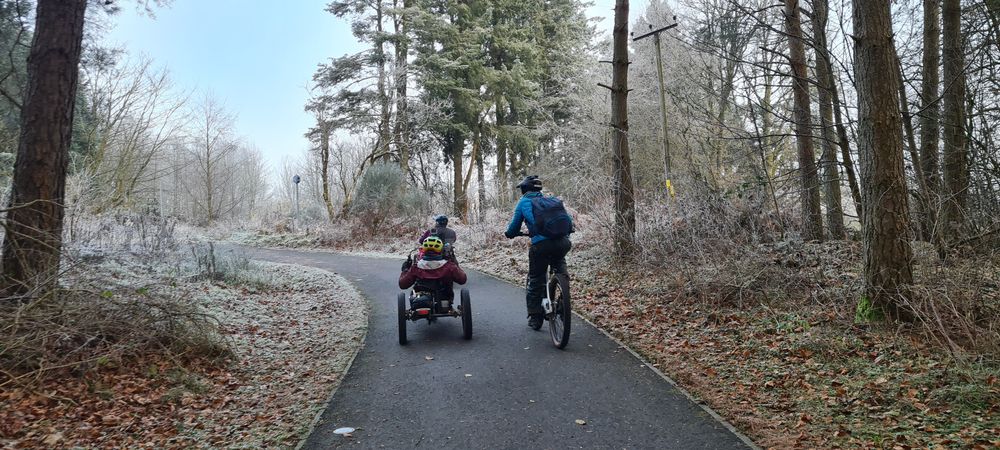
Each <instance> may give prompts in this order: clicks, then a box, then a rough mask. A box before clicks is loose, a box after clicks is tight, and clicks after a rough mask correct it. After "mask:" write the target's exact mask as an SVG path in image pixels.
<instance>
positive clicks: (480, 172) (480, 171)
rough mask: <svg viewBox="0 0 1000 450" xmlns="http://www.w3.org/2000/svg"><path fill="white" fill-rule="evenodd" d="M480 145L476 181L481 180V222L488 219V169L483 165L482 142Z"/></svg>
mask: <svg viewBox="0 0 1000 450" xmlns="http://www.w3.org/2000/svg"><path fill="white" fill-rule="evenodd" d="M479 145H480V149H479V151H477V152H476V181H478V182H479V185H478V186H477V191H478V194H479V195H478V200H479V208H478V210H479V217H478V219H479V222H482V221H483V220H485V219H486V214H485V212H486V169H485V168H484V167H483V152H482V147H481V146H482V144H479Z"/></svg>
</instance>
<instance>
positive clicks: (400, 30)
mask: <svg viewBox="0 0 1000 450" xmlns="http://www.w3.org/2000/svg"><path fill="white" fill-rule="evenodd" d="M394 5H396V6H397V7H398V5H399V2H398V0H397V1H396V2H395V3H394ZM402 5H403V11H398V10H397V11H396V12H395V15H396V17H395V22H394V23H395V29H396V30H395V31H396V40H395V47H396V65H395V77H394V81H393V82H394V83H395V84H396V122H395V123H394V124H393V128H392V133H393V136H394V139H395V141H396V153H397V154H398V155H399V166H400V167H401V168H402V169H403V173H404V174H407V175H408V176H410V178H411V179H413V178H412V175H411V174H410V136H409V123H410V117H409V111H408V108H407V107H408V105H407V98H406V83H407V79H408V73H407V71H408V69H409V66H408V61H407V54H408V53H409V42H410V40H409V39H410V38H409V36H408V35H407V32H408V28H409V16H408V14H409V13H408V11H407V9H408V8H409V7H410V0H403V1H402Z"/></svg>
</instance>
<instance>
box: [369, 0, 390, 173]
mask: <svg viewBox="0 0 1000 450" xmlns="http://www.w3.org/2000/svg"><path fill="white" fill-rule="evenodd" d="M382 6H383V5H382V0H376V5H375V36H376V37H375V39H376V44H375V59H376V60H377V64H378V82H377V89H378V99H379V119H378V140H377V141H376V142H377V144H376V147H375V153H376V154H377V155H378V157H377V159H382V158H388V157H389V156H390V154H389V141H390V140H391V139H392V138H391V136H390V134H389V119H390V117H391V112H390V110H389V93H388V92H387V90H388V88H387V87H386V80H387V79H388V75H387V74H386V70H385V43H384V42H383V41H382V34H383V33H384V32H385V31H384V30H383V27H382V20H383V19H382V15H383V13H382ZM372 162H375V161H372Z"/></svg>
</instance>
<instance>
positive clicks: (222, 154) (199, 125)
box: [188, 95, 237, 225]
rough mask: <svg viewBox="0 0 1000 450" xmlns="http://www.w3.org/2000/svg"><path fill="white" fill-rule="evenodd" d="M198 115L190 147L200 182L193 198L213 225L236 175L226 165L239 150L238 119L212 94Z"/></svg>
mask: <svg viewBox="0 0 1000 450" xmlns="http://www.w3.org/2000/svg"><path fill="white" fill-rule="evenodd" d="M197 114H198V116H197V118H196V119H195V120H196V127H195V130H194V136H193V137H192V141H191V144H190V147H189V148H188V152H189V156H190V157H191V160H192V162H193V164H192V166H193V167H194V172H195V173H194V174H195V180H196V184H195V185H194V186H192V187H190V188H191V189H192V191H191V193H192V196H191V199H192V201H193V203H194V208H195V210H197V211H199V215H201V222H202V223H204V224H205V225H211V224H212V222H213V221H214V220H215V219H218V218H219V217H220V215H221V212H222V210H223V209H224V207H223V203H224V202H225V198H224V195H223V188H224V187H225V185H226V184H227V183H228V181H229V178H230V177H231V176H232V175H233V174H232V172H229V171H228V170H226V169H228V167H226V163H227V160H228V159H229V158H230V157H231V155H232V154H233V153H234V152H235V151H236V150H237V145H236V142H235V138H234V137H233V135H232V130H233V121H234V118H233V116H232V115H230V114H229V113H227V112H226V111H225V110H224V109H223V108H222V105H220V104H219V103H218V102H217V101H216V100H215V99H214V98H212V97H211V96H208V95H206V96H205V98H204V99H203V100H202V101H201V103H200V104H199V105H198V112H197Z"/></svg>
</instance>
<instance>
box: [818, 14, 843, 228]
mask: <svg viewBox="0 0 1000 450" xmlns="http://www.w3.org/2000/svg"><path fill="white" fill-rule="evenodd" d="M829 11H830V5H829V3H828V2H827V0H813V16H812V26H813V45H814V47H815V50H816V79H817V82H818V84H819V86H818V88H817V94H818V99H819V119H820V126H821V129H822V133H821V136H822V145H823V154H822V156H821V157H820V160H821V161H822V162H823V197H824V199H825V200H826V222H827V225H829V228H830V237H832V238H833V239H844V237H845V236H846V232H845V230H844V207H843V202H842V199H841V194H840V171H839V170H838V162H837V147H836V143H837V133H836V131H835V130H834V124H833V98H832V96H831V95H830V90H831V88H832V86H833V76H832V74H831V73H830V65H829V64H828V62H829V60H830V52H829V51H828V50H827V41H826V24H827V17H828V15H829Z"/></svg>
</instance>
